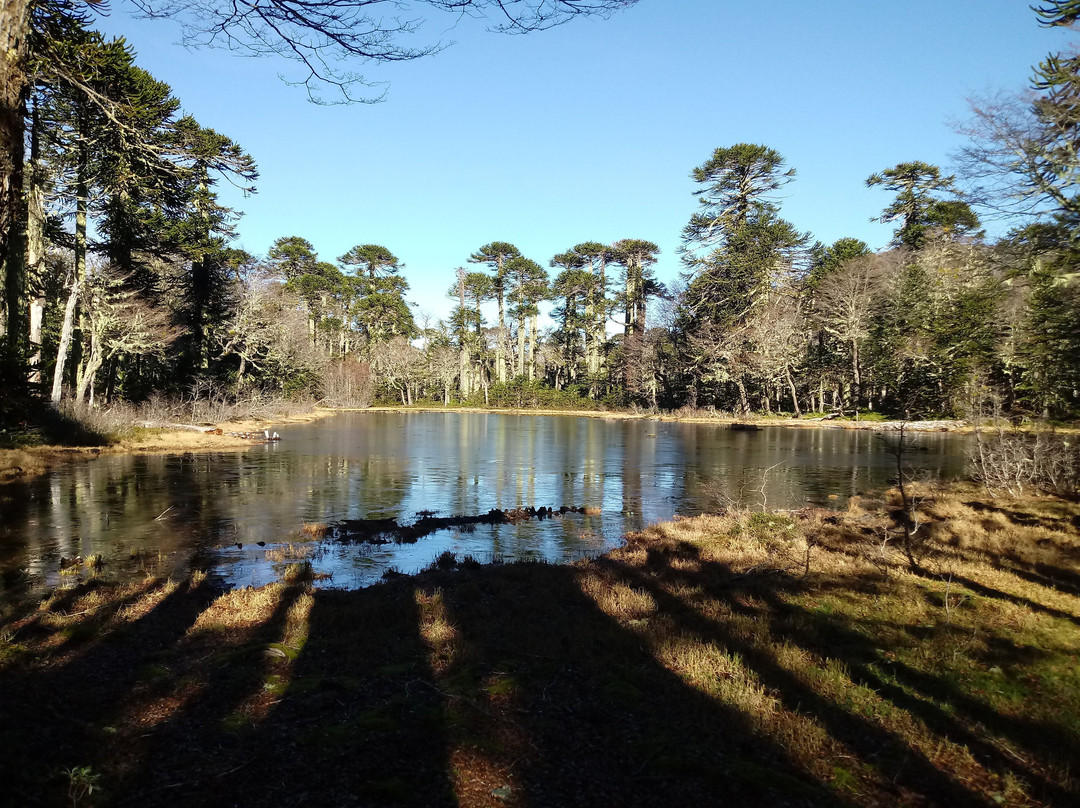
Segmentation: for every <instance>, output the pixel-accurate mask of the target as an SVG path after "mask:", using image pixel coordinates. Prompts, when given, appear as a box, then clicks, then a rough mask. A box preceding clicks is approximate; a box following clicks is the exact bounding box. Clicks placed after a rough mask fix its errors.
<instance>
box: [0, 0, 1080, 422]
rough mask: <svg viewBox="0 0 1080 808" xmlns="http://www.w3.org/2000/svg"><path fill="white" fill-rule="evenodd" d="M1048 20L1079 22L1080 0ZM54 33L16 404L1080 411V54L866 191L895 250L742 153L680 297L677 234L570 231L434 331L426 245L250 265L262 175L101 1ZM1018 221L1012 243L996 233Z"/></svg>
mask: <svg viewBox="0 0 1080 808" xmlns="http://www.w3.org/2000/svg"><path fill="white" fill-rule="evenodd" d="M612 5H619V4H612ZM621 5H627V4H626V3H622V4H621ZM1036 13H1037V14H1038V16H1039V19H1040V21H1041V22H1042V24H1044V25H1047V26H1057V25H1066V26H1071V25H1072V24H1074V23H1075V21H1076V18H1077V16H1078V15H1080V3H1076V2H1071V1H1070V0H1057V1H1056V2H1050V3H1047V4H1045V5H1044V6H1043V7H1042V8H1040V9H1037V10H1036ZM27 15H28V16H27V30H28V34H29V35H28V38H27V43H26V45H25V47H26V53H25V60H24V62H25V75H24V77H23V78H24V80H23V81H22V84H21V86H22V90H21V92H20V95H19V98H18V102H17V104H16V105H15V107H14V109H13V110H7V112H6V113H5V126H6V127H7V128H8V129H9V130H11V131H14V132H16V133H17V134H18V138H17V140H18V141H19V142H15V143H14V144H13V145H12V147H11V148H10V149H9V150H8V154H7V155H6V157H5V159H6V160H7V161H8V163H10V165H8V166H5V177H6V179H5V194H6V200H7V201H10V202H11V203H12V204H11V205H5V208H6V210H5V213H4V216H3V217H2V219H3V221H0V226H2V229H3V231H4V233H3V239H2V240H0V246H2V247H3V253H2V255H3V259H4V260H3V280H4V283H3V290H2V291H3V305H2V306H0V318H2V319H0V328H2V331H3V357H2V362H0V366H2V369H0V374H2V376H0V383H2V385H3V389H5V390H8V391H12V392H16V391H17V392H18V395H17V396H16V395H12V396H9V397H7V398H8V401H9V404H8V405H7V407H6V408H7V409H9V410H10V409H11V408H13V407H15V406H16V405H15V404H14V402H15V401H16V399H17V400H18V401H19V402H20V403H19V404H18V407H19V408H25V402H26V401H27V400H41V401H45V402H51V404H53V405H55V406H58V407H64V408H68V409H69V410H74V411H79V410H86V409H87V408H94V407H105V406H108V405H110V404H111V403H114V402H118V401H128V402H133V403H140V402H146V401H148V400H151V399H168V400H178V399H198V398H215V397H216V398H219V399H222V400H230V401H243V400H245V399H247V398H251V397H267V396H275V397H283V398H297V399H308V400H317V401H320V402H323V403H327V404H330V405H337V406H367V405H369V404H371V403H373V402H387V403H393V402H397V403H400V404H406V405H414V404H421V403H437V404H443V405H450V404H470V405H481V406H550V407H574V408H599V407H606V408H635V409H638V408H640V409H646V410H677V409H680V408H684V407H687V408H695V409H710V408H712V409H715V410H720V411H727V412H733V413H740V414H749V413H760V414H770V413H771V414H781V413H782V414H787V415H791V416H795V417H800V416H805V415H808V414H811V413H816V414H846V415H858V414H862V415H863V416H866V415H867V414H869V413H880V414H882V415H884V416H890V417H904V418H932V417H964V418H975V417H981V416H988V415H994V414H999V415H1006V416H1009V417H1016V418H1025V417H1031V418H1043V419H1070V418H1074V417H1076V416H1077V414H1078V410H1080V329H1078V328H1077V325H1078V324H1080V275H1078V272H1077V267H1078V265H1080V242H1078V237H1077V233H1078V232H1080V231H1078V229H1077V225H1078V215H1080V198H1078V197H1077V195H1076V193H1075V181H1076V176H1077V172H1078V171H1080V157H1078V156H1077V149H1076V143H1077V137H1078V133H1080V113H1078V111H1077V110H1078V109H1080V106H1078V101H1080V56H1078V55H1076V54H1075V53H1057V54H1052V55H1050V56H1048V57H1047V58H1046V59H1045V60H1044V61H1042V62H1041V63H1040V64H1038V65H1036V66H1034V67H1033V73H1032V75H1031V76H1030V77H1029V85H1030V88H1029V91H1028V92H1027V93H1024V94H1017V95H1015V96H1011V97H1009V96H1004V95H999V96H996V97H993V98H987V99H982V100H976V101H974V102H973V103H972V105H971V113H970V118H969V120H968V122H967V124H966V126H965V135H966V139H967V140H966V142H967V145H966V146H965V147H964V148H963V150H962V152H961V153H960V154H958V155H957V156H956V160H955V163H956V164H955V166H953V167H951V168H950V169H948V170H946V169H944V168H942V167H940V166H937V165H933V164H930V163H925V162H921V161H918V160H914V161H911V162H903V163H900V164H897V165H895V166H892V167H884V166H883V167H881V169H880V170H879V171H878V172H877V173H875V174H873V175H871V176H870V177H868V178H867V179H866V183H867V185H869V186H879V187H880V188H882V189H884V190H886V191H887V192H888V193H889V194H890V199H891V202H890V203H889V204H888V206H887V207H886V208H885V209H884V210H881V211H867V216H868V217H871V216H873V217H876V218H877V219H878V220H879V221H881V222H888V223H891V224H892V225H893V226H894V238H893V240H892V243H891V244H890V245H889V246H888V247H887V248H886V249H884V250H881V251H877V252H874V251H872V250H871V249H870V248H869V246H868V245H867V244H865V243H864V242H862V241H860V240H858V239H855V238H841V239H839V240H837V241H835V242H833V243H831V244H823V243H821V242H820V241H818V240H816V239H815V238H814V236H813V234H811V233H808V232H804V231H802V230H800V228H799V226H798V223H797V222H791V221H788V220H787V219H785V218H784V217H783V210H782V205H781V202H782V194H781V193H780V192H781V191H782V189H783V188H784V187H785V186H786V185H787V184H788V183H791V182H796V181H797V180H796V168H795V167H792V166H790V165H789V164H788V162H787V161H786V159H785V158H784V156H783V155H782V154H780V153H779V152H778V151H776V150H775V149H773V148H770V147H769V146H767V145H763V144H752V143H735V144H729V145H724V146H721V147H718V148H716V149H715V151H714V152H713V153H712V154H711V155H702V157H703V159H704V161H703V162H702V163H701V165H699V166H697V167H694V168H692V171H691V177H692V179H693V181H694V184H695V190H694V192H693V195H694V197H696V200H695V199H692V198H688V199H687V223H686V226H685V227H684V229H683V231H682V241H681V245H682V246H681V247H680V255H679V260H680V262H681V266H682V272H681V273H680V275H679V277H678V278H677V279H676V280H675V281H674V282H672V283H669V284H664V283H661V282H659V281H658V279H657V278H656V275H655V272H654V267H655V264H656V262H657V254H658V252H659V250H658V247H657V245H656V244H655V243H653V242H651V241H648V240H646V239H645V238H642V237H641V236H649V235H652V237H653V238H655V237H656V234H639V233H635V234H628V235H629V236H632V237H627V238H624V239H621V240H618V241H615V242H614V243H610V244H607V243H601V242H598V241H589V240H582V241H577V240H578V239H587V238H588V237H589V234H588V233H587V232H584V233H580V234H575V233H569V234H567V238H566V244H567V248H566V250H565V251H564V252H562V253H559V254H558V255H554V256H537V255H534V256H525V255H523V254H522V253H521V251H520V250H519V249H518V248H517V247H515V246H514V244H513V243H511V242H508V241H491V242H489V243H487V244H478V245H476V250H475V252H473V253H472V254H471V255H460V256H457V255H448V256H446V262H447V266H448V267H451V266H453V265H454V264H457V265H458V266H457V267H456V268H455V269H448V270H447V273H446V277H445V284H446V292H447V296H448V298H449V299H450V301H452V303H453V309H452V311H451V313H450V315H449V317H448V318H446V319H445V320H441V321H437V322H431V321H422V322H418V321H417V318H416V317H415V316H414V315H413V312H412V310H411V309H410V307H409V304H408V292H409V282H408V280H407V274H406V270H405V268H404V267H403V265H402V263H401V261H400V260H399V259H398V258H397V257H396V256H395V254H394V252H393V250H395V249H396V250H398V251H399V252H400V251H403V250H404V249H405V248H406V247H407V245H386V246H384V245H382V244H377V243H366V244H358V245H356V246H355V247H353V248H352V249H350V250H349V251H348V252H347V253H345V254H344V255H341V256H337V257H333V258H332V259H331V260H327V259H328V258H329V257H328V256H321V255H320V254H319V253H318V250H317V245H313V244H312V243H311V242H309V241H308V240H307V239H306V238H304V237H303V234H295V233H292V234H282V236H281V237H280V238H278V239H277V240H276V241H275V242H274V243H273V244H272V245H270V246H269V247H268V250H267V252H266V254H265V255H262V256H257V255H251V254H248V253H246V252H243V251H240V250H237V249H235V248H233V247H231V246H230V243H231V237H232V235H233V233H234V228H235V225H236V222H237V220H238V217H239V216H240V215H241V214H240V212H239V211H236V210H232V209H229V208H228V207H226V206H224V205H223V204H222V203H221V202H220V200H219V194H218V191H219V189H220V188H221V187H222V186H223V184H226V183H228V184H232V185H234V186H237V187H239V188H242V189H245V190H247V191H251V192H255V191H256V184H257V181H258V178H259V173H258V167H257V162H256V156H252V155H249V154H248V153H247V152H246V151H245V149H244V148H243V146H242V145H240V144H239V143H238V142H236V141H235V140H233V139H232V138H231V137H229V136H228V135H227V134H223V133H219V132H216V131H214V130H212V129H209V128H206V127H204V126H202V125H201V124H200V123H199V122H198V121H197V120H196V119H195V118H194V117H192V116H190V115H182V114H180V112H179V110H180V108H181V102H180V100H179V99H178V98H176V97H175V96H174V95H173V93H172V90H171V89H170V87H169V85H168V84H166V83H165V82H164V81H162V80H161V79H159V78H158V77H155V76H152V75H150V74H149V73H148V72H147V71H145V70H144V69H142V68H140V67H139V65H138V56H137V54H136V53H135V52H134V51H133V49H132V48H131V47H129V46H128V44H127V43H126V42H125V41H124V40H122V39H107V38H105V37H104V36H103V35H101V34H100V33H97V32H96V31H94V30H93V27H92V17H91V16H90V14H89V12H88V11H87V6H85V5H84V4H82V3H78V2H67V1H66V0H45V1H44V2H38V3H31V4H30V5H29V7H28V10H27ZM541 22H542V21H541ZM413 55H414V56H415V55H418V54H413ZM6 81H7V84H10V76H8V77H6ZM8 112H10V113H11V114H10V115H9V114H7V113H8ZM950 171H951V172H952V173H949V172H950ZM9 180H10V181H9ZM991 220H992V221H994V222H1001V221H1005V222H1007V223H1008V225H1009V229H1008V230H1007V232H1006V233H1005V235H1003V236H1000V237H996V238H993V239H991V238H988V237H987V235H986V232H985V229H984V221H991ZM493 235H498V236H500V237H504V238H506V237H509V238H512V237H513V234H493ZM370 238H372V240H373V241H377V240H378V239H379V235H378V234H377V233H372V234H370ZM575 242H576V243H575ZM0 409H5V408H4V407H0ZM4 415H5V417H11V416H12V415H13V412H11V411H9V412H6V413H4Z"/></svg>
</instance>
